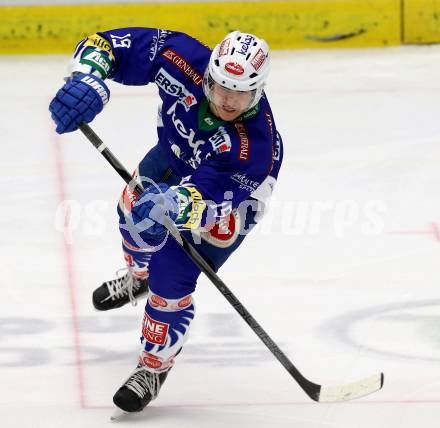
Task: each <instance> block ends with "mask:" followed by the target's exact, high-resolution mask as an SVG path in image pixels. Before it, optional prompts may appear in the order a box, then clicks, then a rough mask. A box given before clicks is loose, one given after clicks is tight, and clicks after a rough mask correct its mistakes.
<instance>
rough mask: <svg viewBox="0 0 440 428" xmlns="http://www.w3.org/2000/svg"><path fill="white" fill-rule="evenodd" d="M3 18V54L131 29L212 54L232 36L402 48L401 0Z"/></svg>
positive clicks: (285, 44)
mask: <svg viewBox="0 0 440 428" xmlns="http://www.w3.org/2000/svg"><path fill="white" fill-rule="evenodd" d="M0 14H1V16H2V19H1V20H0V40H1V43H0V53H70V52H72V50H73V49H74V47H75V45H76V43H77V42H78V41H79V40H81V39H82V38H84V37H86V36H87V35H90V34H94V33H95V32H96V31H102V30H108V29H112V28H120V27H129V26H142V27H154V28H156V27H157V28H163V29H170V30H177V31H183V32H186V33H188V34H190V35H192V36H194V37H196V38H198V39H200V40H201V41H203V42H204V43H206V44H208V45H209V46H211V47H212V46H214V45H215V44H216V43H217V42H218V41H219V40H221V39H222V38H223V36H224V35H225V34H226V33H227V32H229V31H232V30H235V29H240V30H241V31H248V32H252V33H255V34H257V35H259V36H261V37H263V38H265V39H266V40H267V41H268V42H269V45H270V46H271V48H272V49H289V48H316V47H318V48H329V47H366V46H391V45H397V44H400V42H401V0H369V1H360V0H332V1H329V0H308V1H307V0H306V1H284V2H278V1H261V2H259V1H255V2H226V3H217V2H214V3H212V2H208V3H203V2H197V3H168V2H167V3H154V4H153V3H130V4H99V5H98V4H95V5H84V4H80V5H57V6H3V7H0Z"/></svg>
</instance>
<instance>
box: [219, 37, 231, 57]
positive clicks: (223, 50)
mask: <svg viewBox="0 0 440 428" xmlns="http://www.w3.org/2000/svg"><path fill="white" fill-rule="evenodd" d="M230 44H231V39H225V40H223V41H222V43H221V45H220V47H219V49H218V57H219V58H220V57H221V56H224V55H227V54H228V52H229V45H230Z"/></svg>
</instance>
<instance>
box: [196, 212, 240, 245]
mask: <svg viewBox="0 0 440 428" xmlns="http://www.w3.org/2000/svg"><path fill="white" fill-rule="evenodd" d="M240 227H241V223H240V214H239V211H238V210H233V211H232V212H231V213H230V214H229V215H227V216H225V217H223V218H222V219H220V221H219V222H218V223H217V224H215V225H214V227H213V228H212V229H210V230H209V232H203V233H202V234H201V236H202V238H203V239H204V240H205V241H207V242H208V243H210V244H211V245H214V246H215V247H219V248H227V247H230V246H231V245H232V244H233V243H234V242H235V241H236V240H237V238H238V235H239V232H240Z"/></svg>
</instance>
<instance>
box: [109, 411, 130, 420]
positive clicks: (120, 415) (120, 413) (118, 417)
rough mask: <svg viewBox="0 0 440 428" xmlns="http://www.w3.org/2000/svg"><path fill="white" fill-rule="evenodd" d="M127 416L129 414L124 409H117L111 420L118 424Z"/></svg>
mask: <svg viewBox="0 0 440 428" xmlns="http://www.w3.org/2000/svg"><path fill="white" fill-rule="evenodd" d="M126 414H127V412H124V411H123V410H122V409H119V408H116V409H115V410H114V411H113V413H112V415H111V416H110V420H111V421H112V422H117V421H119V420H121V419H122V418H123V417H124V416H125V415H126Z"/></svg>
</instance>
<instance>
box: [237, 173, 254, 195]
mask: <svg viewBox="0 0 440 428" xmlns="http://www.w3.org/2000/svg"><path fill="white" fill-rule="evenodd" d="M231 179H232V180H234V181H235V182H237V183H238V184H240V189H242V190H246V191H248V192H253V191H254V190H256V189H257V187H258V186H259V185H260V183H259V182H258V181H255V180H251V179H250V178H249V177H248V176H247V175H246V174H242V173H239V172H236V173H235V174H232V175H231Z"/></svg>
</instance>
